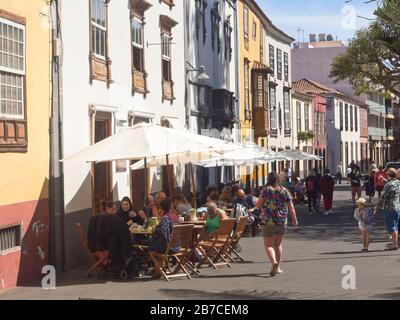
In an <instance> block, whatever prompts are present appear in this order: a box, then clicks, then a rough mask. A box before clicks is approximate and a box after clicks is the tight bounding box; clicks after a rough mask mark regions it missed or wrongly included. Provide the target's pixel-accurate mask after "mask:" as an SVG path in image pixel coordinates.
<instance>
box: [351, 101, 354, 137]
mask: <svg viewBox="0 0 400 320" xmlns="http://www.w3.org/2000/svg"><path fill="white" fill-rule="evenodd" d="M353 118H354V113H353V106H352V105H350V131H353V130H354V122H353Z"/></svg>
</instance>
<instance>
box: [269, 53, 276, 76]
mask: <svg viewBox="0 0 400 320" xmlns="http://www.w3.org/2000/svg"><path fill="white" fill-rule="evenodd" d="M269 67H270V68H271V69H272V71H275V48H274V46H271V45H269ZM272 75H273V76H274V73H273V74H272Z"/></svg>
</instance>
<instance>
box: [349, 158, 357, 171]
mask: <svg viewBox="0 0 400 320" xmlns="http://www.w3.org/2000/svg"><path fill="white" fill-rule="evenodd" d="M356 166H357V165H356V163H355V162H354V160H351V162H350V164H349V167H350V169H351V171H354V169H355V168H356Z"/></svg>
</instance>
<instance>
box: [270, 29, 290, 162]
mask: <svg viewBox="0 0 400 320" xmlns="http://www.w3.org/2000/svg"><path fill="white" fill-rule="evenodd" d="M265 37H266V40H265V43H266V46H265V50H266V54H265V57H266V60H267V64H268V66H269V67H270V68H271V69H272V70H273V73H272V74H270V75H269V115H270V135H269V136H268V142H267V144H268V147H270V148H272V150H276V151H282V150H285V149H292V148H293V147H294V144H293V132H294V129H293V127H292V118H293V106H292V92H291V90H292V69H291V48H290V45H291V43H292V42H293V41H294V39H293V38H291V37H289V36H288V35H286V34H285V33H283V32H282V31H280V30H279V29H277V28H276V27H275V26H273V25H272V23H271V22H270V21H268V23H267V24H266V26H265ZM271 169H272V170H276V169H277V168H276V167H275V165H272V167H271Z"/></svg>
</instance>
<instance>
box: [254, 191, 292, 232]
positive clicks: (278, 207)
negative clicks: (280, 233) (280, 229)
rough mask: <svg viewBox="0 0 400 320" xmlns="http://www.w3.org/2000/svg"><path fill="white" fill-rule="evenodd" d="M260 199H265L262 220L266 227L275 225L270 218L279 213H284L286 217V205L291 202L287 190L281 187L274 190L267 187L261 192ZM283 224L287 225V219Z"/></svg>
mask: <svg viewBox="0 0 400 320" xmlns="http://www.w3.org/2000/svg"><path fill="white" fill-rule="evenodd" d="M260 198H263V199H265V201H264V205H263V208H262V210H263V215H262V218H263V221H264V222H265V223H266V224H267V225H274V224H275V223H274V221H273V219H271V218H272V217H273V216H275V215H277V214H279V212H280V211H284V212H285V213H286V216H287V213H288V204H289V203H290V202H291V201H292V196H291V195H290V192H289V191H288V190H287V189H285V188H283V187H281V188H277V189H275V188H273V187H271V186H268V187H266V188H264V190H263V191H262V192H261V194H260ZM285 224H287V218H286V220H285Z"/></svg>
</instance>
